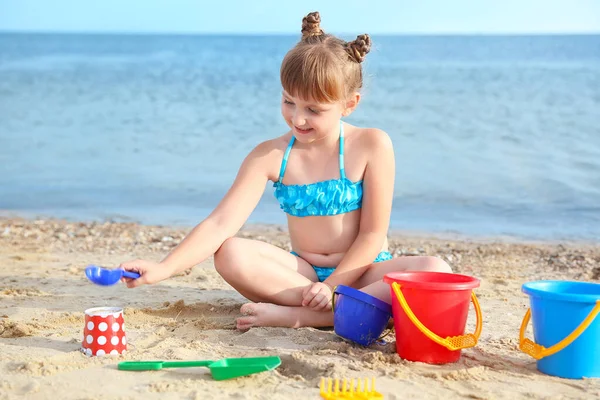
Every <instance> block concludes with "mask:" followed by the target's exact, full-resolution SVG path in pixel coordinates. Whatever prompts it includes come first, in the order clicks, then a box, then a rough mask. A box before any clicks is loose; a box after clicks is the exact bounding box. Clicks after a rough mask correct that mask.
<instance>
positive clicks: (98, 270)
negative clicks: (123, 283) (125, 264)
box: [85, 265, 140, 286]
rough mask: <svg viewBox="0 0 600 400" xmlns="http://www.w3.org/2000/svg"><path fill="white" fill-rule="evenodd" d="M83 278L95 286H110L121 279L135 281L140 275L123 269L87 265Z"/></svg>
mask: <svg viewBox="0 0 600 400" xmlns="http://www.w3.org/2000/svg"><path fill="white" fill-rule="evenodd" d="M85 276H87V278H88V279H89V280H90V281H92V282H94V283H95V284H96V285H102V286H110V285H114V284H115V283H117V282H119V281H120V280H121V278H122V277H125V278H131V279H137V278H139V277H140V274H138V273H137V272H130V271H125V270H124V269H121V268H117V269H108V268H102V267H99V266H97V265H88V266H87V267H86V268H85Z"/></svg>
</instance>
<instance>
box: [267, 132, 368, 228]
mask: <svg viewBox="0 0 600 400" xmlns="http://www.w3.org/2000/svg"><path fill="white" fill-rule="evenodd" d="M295 140H296V138H295V137H294V136H292V139H291V140H290V144H289V145H288V147H287V149H286V150H285V154H284V155H283V161H282V162H281V169H280V170H279V180H278V181H277V182H274V183H273V187H274V188H275V197H276V198H277V200H278V201H279V206H280V208H281V209H282V210H283V211H284V212H286V213H287V214H289V215H292V216H295V217H308V216H316V215H318V216H327V215H338V214H343V213H347V212H350V211H354V210H358V209H359V208H361V206H362V197H363V181H358V182H352V181H351V180H349V179H348V178H346V173H345V172H344V127H343V125H342V124H341V123H340V179H329V180H326V181H320V182H315V183H309V184H307V185H285V184H284V183H283V182H282V181H283V175H284V174H285V167H286V166H287V162H288V157H289V155H290V151H291V150H292V146H293V144H294V141H295Z"/></svg>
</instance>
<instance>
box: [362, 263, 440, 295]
mask: <svg viewBox="0 0 600 400" xmlns="http://www.w3.org/2000/svg"><path fill="white" fill-rule="evenodd" d="M399 271H432V272H452V269H451V268H450V266H449V265H448V264H447V263H446V262H445V261H444V260H442V259H441V258H438V257H429V256H405V257H397V258H393V259H391V260H388V261H382V262H379V263H374V264H371V265H369V268H368V269H367V271H366V272H365V273H364V274H363V275H362V276H361V277H360V278H359V280H358V281H356V283H355V284H354V285H352V286H353V287H355V288H357V289H360V290H361V291H363V292H365V293H369V294H370V295H372V296H375V297H377V298H379V299H381V300H383V301H385V302H387V303H389V304H391V303H392V297H391V292H390V285H388V284H387V283H384V282H383V276H384V275H385V274H387V273H390V272H399Z"/></svg>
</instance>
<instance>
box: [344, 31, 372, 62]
mask: <svg viewBox="0 0 600 400" xmlns="http://www.w3.org/2000/svg"><path fill="white" fill-rule="evenodd" d="M347 46H348V48H347V49H348V54H350V56H351V57H352V58H353V59H354V60H356V62H358V63H361V62H363V61H364V60H365V56H366V55H367V53H368V52H369V51H370V50H371V38H370V37H369V35H367V34H366V33H365V34H363V35H358V36H357V37H356V39H355V40H353V41H352V42H348V45H347Z"/></svg>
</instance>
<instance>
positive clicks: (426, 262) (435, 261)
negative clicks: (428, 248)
mask: <svg viewBox="0 0 600 400" xmlns="http://www.w3.org/2000/svg"><path fill="white" fill-rule="evenodd" d="M421 270H423V271H431V272H452V268H451V267H450V265H448V263H447V262H446V261H444V260H442V259H441V258H439V257H433V256H428V257H423V262H422V264H421Z"/></svg>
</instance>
